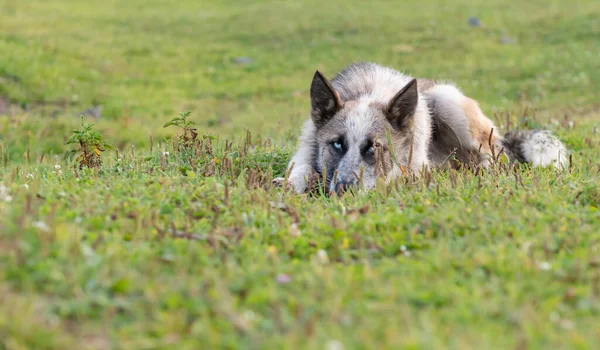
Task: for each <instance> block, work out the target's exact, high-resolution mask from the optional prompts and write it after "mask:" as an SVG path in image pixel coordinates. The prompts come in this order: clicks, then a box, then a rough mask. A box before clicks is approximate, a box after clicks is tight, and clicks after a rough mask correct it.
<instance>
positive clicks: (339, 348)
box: [327, 339, 344, 350]
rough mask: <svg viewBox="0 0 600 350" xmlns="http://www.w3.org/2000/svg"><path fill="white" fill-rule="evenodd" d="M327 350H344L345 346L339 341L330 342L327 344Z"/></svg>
mask: <svg viewBox="0 0 600 350" xmlns="http://www.w3.org/2000/svg"><path fill="white" fill-rule="evenodd" d="M327 350H344V344H342V343H340V342H339V341H337V340H335V339H334V340H330V341H328V342H327Z"/></svg>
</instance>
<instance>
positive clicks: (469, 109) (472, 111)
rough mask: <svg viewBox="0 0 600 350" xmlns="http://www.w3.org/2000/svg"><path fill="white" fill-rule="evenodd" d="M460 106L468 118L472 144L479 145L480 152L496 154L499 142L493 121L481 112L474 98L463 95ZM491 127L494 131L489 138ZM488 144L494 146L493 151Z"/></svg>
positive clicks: (477, 146)
mask: <svg viewBox="0 0 600 350" xmlns="http://www.w3.org/2000/svg"><path fill="white" fill-rule="evenodd" d="M461 106H462V109H463V111H464V114H465V116H466V117H467V119H468V120H469V130H470V132H471V136H472V138H473V143H474V145H473V146H474V147H476V148H477V149H479V147H481V152H482V153H484V154H487V155H488V156H491V155H493V154H498V152H499V150H498V149H496V145H498V142H499V138H498V137H497V134H496V133H497V132H498V130H496V128H495V127H494V123H493V122H492V121H491V120H490V119H489V118H488V117H486V116H485V115H484V114H483V112H482V111H481V109H480V108H479V105H478V104H477V102H476V101H475V100H473V99H471V98H469V97H465V98H464V100H463V101H462V103H461ZM492 129H494V131H493V134H492V137H491V139H490V133H492ZM490 141H491V142H490ZM490 146H493V147H494V148H495V149H494V151H493V152H492V149H491V147H490Z"/></svg>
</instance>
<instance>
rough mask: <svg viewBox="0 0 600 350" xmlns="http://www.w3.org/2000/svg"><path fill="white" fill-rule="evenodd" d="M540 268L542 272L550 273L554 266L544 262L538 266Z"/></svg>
mask: <svg viewBox="0 0 600 350" xmlns="http://www.w3.org/2000/svg"><path fill="white" fill-rule="evenodd" d="M538 268H539V269H540V270H542V271H549V270H550V269H552V265H550V263H549V262H547V261H542V262H541V263H539V264H538Z"/></svg>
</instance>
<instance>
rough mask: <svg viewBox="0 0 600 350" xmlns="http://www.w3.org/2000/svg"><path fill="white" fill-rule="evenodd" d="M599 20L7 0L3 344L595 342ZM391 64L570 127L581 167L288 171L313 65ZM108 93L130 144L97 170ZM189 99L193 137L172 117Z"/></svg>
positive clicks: (0, 100)
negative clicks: (319, 174) (314, 189)
mask: <svg viewBox="0 0 600 350" xmlns="http://www.w3.org/2000/svg"><path fill="white" fill-rule="evenodd" d="M471 16H476V17H477V18H478V19H479V20H480V22H481V25H480V26H472V25H470V24H469V17H471ZM599 18H600V2H598V1H594V0H585V1H578V2H571V1H556V0H550V1H541V0H533V1H527V2H524V1H517V0H504V1H497V2H491V1H486V0H473V1H466V0H457V1H452V2H447V1H433V0H424V1H410V2H408V1H407V2H399V1H376V2H373V1H371V2H365V1H341V0H330V1H306V2H298V1H295V2H294V1H259V2H251V1H237V2H232V1H229V2H225V1H210V2H209V1H191V0H182V1H178V2H167V1H159V0H147V1H142V0H131V1H127V2H125V1H116V0H105V1H102V2H84V1H79V2H78V1H68V0H54V1H41V0H28V1H19V0H0V53H1V54H0V154H1V158H0V315H2V317H0V349H83V348H93V349H108V348H122V349H159V348H164V349H166V348H177V349H200V348H205V349H214V348H247V349H258V348H273V349H279V348H286V349H292V348H293V349H295V348H315V349H327V350H337V349H367V348H368V349H377V348H394V349H397V348H411V349H417V348H421V349H434V348H435V349H437V348H444V349H500V348H501V349H561V348H564V349H567V348H568V349H573V348H581V349H593V348H596V347H597V344H599V342H600V236H598V233H600V209H599V208H600V189H599V188H598V187H599V184H600V160H599V159H600V130H598V128H599V126H600V125H599V124H600V112H599V111H600V108H599V107H600V100H598V96H599V95H598V92H599V91H600V66H599V64H600V61H599V57H600V41H599V40H598V38H600V20H599ZM366 60H370V61H375V62H377V63H380V64H384V65H389V66H393V67H395V68H398V69H402V70H404V71H406V72H408V73H410V74H413V75H415V76H419V77H427V78H439V79H449V80H454V81H456V82H457V83H458V84H459V85H460V86H461V87H462V88H463V90H464V92H465V93H466V94H467V95H469V96H472V97H474V98H476V99H478V100H479V101H480V102H481V105H482V108H483V109H484V111H485V112H486V113H487V114H488V115H489V116H490V117H492V119H494V120H495V121H496V122H497V124H498V125H499V126H502V127H503V129H504V130H506V128H507V127H508V125H507V124H510V125H511V126H512V127H514V126H519V127H520V128H537V127H543V128H547V129H550V130H552V131H553V132H555V133H556V134H557V135H558V136H559V137H560V138H561V139H562V140H563V141H564V142H565V144H566V145H567V146H568V148H569V149H570V151H571V152H572V153H571V156H572V161H571V162H570V166H569V168H568V169H564V170H560V171H559V170H552V169H530V168H527V167H517V168H514V169H513V168H511V167H509V166H507V165H506V164H499V165H496V166H495V167H493V169H491V170H490V171H489V172H487V173H483V174H473V173H471V172H469V171H466V170H464V171H434V172H433V173H432V174H429V175H427V176H425V177H424V179H422V180H411V179H402V180H401V181H400V182H399V183H398V184H396V185H395V186H391V187H389V188H379V189H377V190H376V191H373V192H371V193H369V194H366V195H360V196H359V195H356V196H353V195H347V196H343V197H341V198H338V197H328V196H323V195H321V194H319V193H317V194H315V195H301V196H299V195H293V194H290V193H286V192H284V191H282V190H280V189H277V188H273V187H271V185H270V184H271V179H272V178H273V177H275V176H282V174H283V173H284V171H285V166H286V165H287V162H288V160H289V157H290V155H291V153H292V152H293V151H294V148H295V145H296V144H295V142H296V141H295V138H296V137H297V136H298V132H299V127H300V125H301V123H302V122H303V121H304V119H305V118H306V117H307V115H308V107H309V99H308V88H309V84H310V79H311V78H312V74H313V73H314V71H315V70H316V69H319V70H321V71H322V72H324V73H325V74H326V75H327V76H329V77H331V76H333V75H334V74H335V72H336V71H337V70H339V69H341V68H343V67H344V66H345V65H347V64H349V63H351V62H354V61H366ZM98 106H101V112H100V113H96V114H97V116H98V118H94V117H92V116H88V117H86V123H93V124H94V126H93V130H96V131H97V132H99V134H100V135H102V136H103V137H104V139H105V141H106V142H107V143H109V144H110V145H112V146H113V147H114V148H113V149H112V150H107V151H105V152H104V153H102V160H103V164H102V166H101V167H100V168H98V169H85V168H84V169H78V168H77V167H76V166H75V164H76V162H75V161H68V160H65V159H64V157H63V155H64V154H65V153H66V152H67V151H69V150H71V149H73V147H71V146H72V145H66V144H65V141H67V139H68V138H69V137H70V136H71V135H72V130H73V129H76V128H80V127H81V126H80V122H81V120H80V119H79V115H80V114H81V112H82V111H85V110H86V109H88V108H96V109H97V110H98V111H100V108H98ZM186 111H190V112H191V116H190V118H191V119H192V120H193V121H195V122H196V123H197V125H196V127H197V128H198V130H197V131H198V133H199V136H198V137H197V139H196V140H195V141H194V149H193V150H192V151H190V150H181V149H180V148H178V144H177V143H176V142H175V140H177V135H178V133H179V130H178V128H176V127H173V126H171V127H167V128H164V127H163V125H164V124H165V123H166V122H168V121H169V120H171V119H172V118H174V117H176V116H177V115H179V113H181V112H186Z"/></svg>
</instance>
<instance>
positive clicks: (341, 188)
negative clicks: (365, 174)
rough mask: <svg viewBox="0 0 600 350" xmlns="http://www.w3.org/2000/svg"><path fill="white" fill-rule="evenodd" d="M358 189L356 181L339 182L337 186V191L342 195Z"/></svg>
mask: <svg viewBox="0 0 600 350" xmlns="http://www.w3.org/2000/svg"><path fill="white" fill-rule="evenodd" d="M355 187H356V181H348V182H338V183H337V184H335V191H336V192H337V193H338V194H342V193H344V192H346V191H348V190H350V189H353V188H355Z"/></svg>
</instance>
